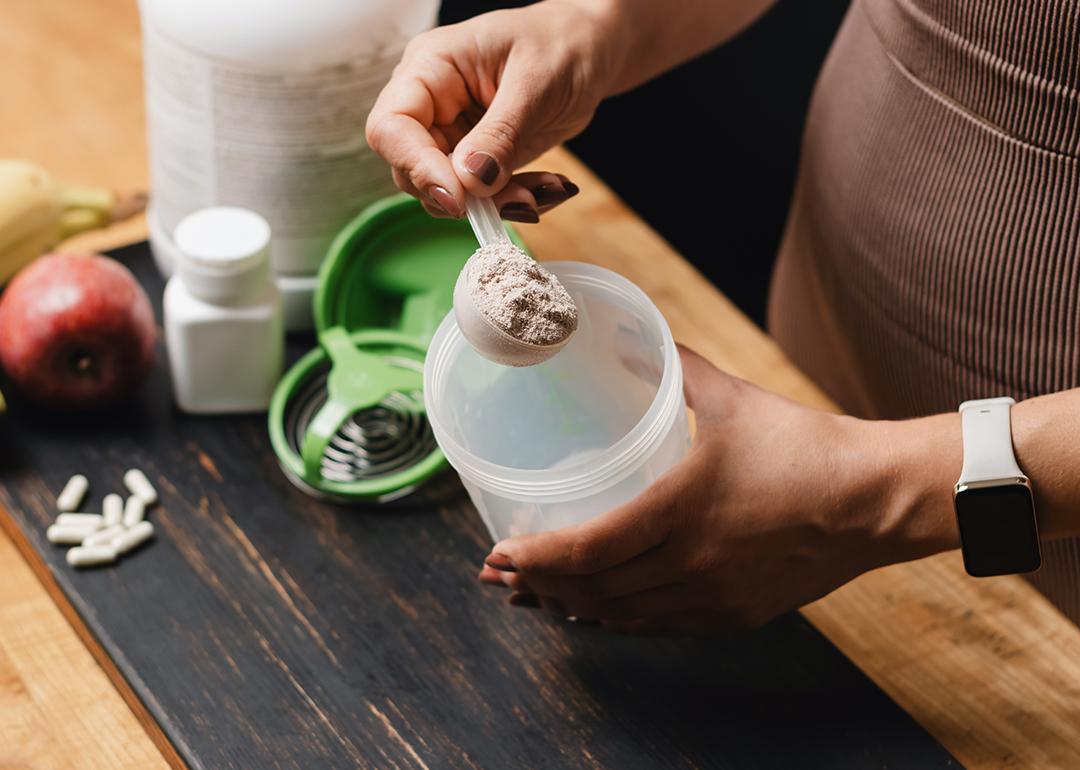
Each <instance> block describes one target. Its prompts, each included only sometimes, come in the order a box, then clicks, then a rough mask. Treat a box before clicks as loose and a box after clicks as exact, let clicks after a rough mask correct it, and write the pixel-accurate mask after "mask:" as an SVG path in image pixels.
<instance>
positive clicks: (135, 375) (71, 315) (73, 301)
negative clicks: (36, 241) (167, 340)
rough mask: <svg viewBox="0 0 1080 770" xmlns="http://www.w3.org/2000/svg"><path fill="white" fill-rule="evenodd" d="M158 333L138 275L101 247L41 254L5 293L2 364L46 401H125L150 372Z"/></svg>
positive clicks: (73, 404) (76, 404) (89, 405)
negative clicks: (93, 250) (103, 252)
mask: <svg viewBox="0 0 1080 770" xmlns="http://www.w3.org/2000/svg"><path fill="white" fill-rule="evenodd" d="M155 333H156V329H155V326H154V311H153V309H152V308H151V307H150V300H149V299H148V298H147V296H146V292H145V291H143V288H142V286H140V285H139V283H138V281H136V280H135V276H133V275H132V274H131V271H130V270H128V269H127V268H126V267H124V266H123V265H121V264H120V263H119V262H117V261H116V260H114V259H109V258H108V257H102V256H98V255H96V254H81V255H73V254H50V255H48V256H45V257H41V258H40V259H37V260H35V261H34V262H32V263H30V264H29V265H27V266H26V267H25V268H23V269H22V270H21V271H20V272H19V274H18V275H16V276H15V278H14V279H13V280H12V281H11V283H10V284H8V287H7V289H6V290H5V291H4V293H3V295H0V366H3V368H4V371H6V372H7V375H8V377H10V378H11V381H12V382H13V383H15V385H16V386H18V388H19V389H20V390H21V391H22V392H23V393H24V394H25V395H26V396H27V397H28V398H30V399H31V400H33V401H36V402H37V403H39V404H42V405H44V406H50V407H59V408H64V409H76V408H82V409H93V408H98V407H104V406H110V405H113V404H116V403H118V402H120V401H122V400H124V399H125V398H126V397H127V396H129V395H131V393H132V392H133V391H134V390H135V388H137V387H138V386H139V385H140V384H141V383H142V381H143V379H144V378H145V377H146V375H147V373H148V372H149V371H150V366H151V364H152V363H153V360H154V337H155Z"/></svg>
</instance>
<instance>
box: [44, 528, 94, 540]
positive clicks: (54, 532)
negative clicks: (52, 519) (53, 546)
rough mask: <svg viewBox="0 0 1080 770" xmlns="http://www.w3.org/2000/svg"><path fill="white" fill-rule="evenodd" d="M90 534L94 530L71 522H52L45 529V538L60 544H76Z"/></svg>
mask: <svg viewBox="0 0 1080 770" xmlns="http://www.w3.org/2000/svg"><path fill="white" fill-rule="evenodd" d="M92 534H94V530H92V529H89V528H87V527H85V526H78V525H73V524H53V525H52V526H51V527H49V528H48V529H47V530H45V538H46V539H47V540H48V541H49V542H50V543H57V544H60V545H78V544H79V543H81V542H82V541H83V540H85V539H86V538H87V537H89V536H90V535H92Z"/></svg>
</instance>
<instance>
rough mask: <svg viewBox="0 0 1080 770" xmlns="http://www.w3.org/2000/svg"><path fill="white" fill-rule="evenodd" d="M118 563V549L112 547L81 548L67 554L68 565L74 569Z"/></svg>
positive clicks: (73, 549)
mask: <svg viewBox="0 0 1080 770" xmlns="http://www.w3.org/2000/svg"><path fill="white" fill-rule="evenodd" d="M114 561H116V548H114V547H113V546H111V545H94V546H80V547H79V548H72V549H71V550H70V551H68V552H67V563H68V564H70V565H71V566H72V567H92V566H94V565H95V564H112V563H113V562H114Z"/></svg>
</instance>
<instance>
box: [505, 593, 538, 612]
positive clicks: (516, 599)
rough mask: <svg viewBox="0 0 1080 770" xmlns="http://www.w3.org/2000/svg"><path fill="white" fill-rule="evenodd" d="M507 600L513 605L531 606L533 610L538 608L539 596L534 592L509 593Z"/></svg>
mask: <svg viewBox="0 0 1080 770" xmlns="http://www.w3.org/2000/svg"><path fill="white" fill-rule="evenodd" d="M507 601H509V602H510V604H512V605H514V606H515V607H531V608H532V609H534V610H538V609H540V597H539V596H537V595H536V594H510V598H509V599H508V600H507Z"/></svg>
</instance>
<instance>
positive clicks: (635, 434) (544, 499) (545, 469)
mask: <svg viewBox="0 0 1080 770" xmlns="http://www.w3.org/2000/svg"><path fill="white" fill-rule="evenodd" d="M545 265H546V266H547V267H548V268H549V269H550V270H551V271H552V272H554V273H555V275H557V276H558V277H559V280H560V281H562V283H563V285H564V286H565V287H566V289H567V290H568V291H569V292H570V294H571V296H573V298H574V301H575V302H576V303H577V307H578V316H579V317H578V330H577V332H576V333H575V334H574V336H573V338H572V339H571V340H570V342H569V344H568V345H567V346H566V348H564V349H563V350H562V351H561V352H560V353H559V354H558V355H556V356H555V357H554V358H552V359H551V360H550V361H547V362H546V363H543V364H540V365H538V366H531V367H524V368H520V369H518V368H513V367H506V366H500V365H498V364H494V363H491V362H489V361H487V360H485V359H483V358H481V357H480V356H479V355H478V354H477V353H476V351H474V350H473V349H472V348H471V347H470V346H469V344H468V342H466V340H465V338H464V336H463V335H462V333H461V331H460V329H458V326H457V323H456V321H455V319H454V314H453V313H450V314H449V315H448V316H447V317H446V318H445V319H444V320H443V322H442V324H441V325H440V326H439V328H438V330H437V331H436V332H435V336H434V337H433V338H432V340H431V345H430V347H429V349H428V355H427V361H426V363H425V365H424V402H425V406H426V409H427V413H428V419H429V420H430V421H431V426H432V429H433V431H434V433H435V438H436V440H437V441H438V442H439V446H440V447H441V448H442V450H443V452H444V454H445V455H446V459H447V460H448V461H449V462H450V464H451V465H452V466H453V467H454V469H455V470H456V471H457V472H458V473H459V474H460V476H461V480H462V482H463V483H464V485H465V488H466V490H468V492H469V496H470V497H471V498H472V501H473V503H474V504H475V505H476V507H477V509H478V510H479V511H480V516H481V517H482V518H483V520H484V523H485V524H486V525H487V528H488V531H489V532H490V533H491V536H492V538H494V539H495V540H496V541H497V540H501V539H503V538H506V537H510V536H513V535H519V534H523V533H527V532H541V531H546V530H551V529H558V528H560V527H566V526H569V525H572V524H577V523H580V522H582V521H585V520H586V519H589V518H592V517H593V516H596V515H598V514H602V513H604V512H606V511H609V510H611V509H612V508H614V507H615V506H618V505H620V504H622V503H625V502H627V501H628V500H630V499H632V498H633V497H635V496H636V495H638V494H639V493H640V492H642V491H643V490H644V489H645V488H646V487H647V486H648V485H649V484H651V483H652V482H653V481H654V480H656V479H657V478H658V477H659V476H660V475H662V474H663V473H664V472H665V471H666V470H667V469H668V468H670V467H671V466H672V465H674V464H675V463H676V462H678V461H679V460H680V459H681V458H682V457H683V456H684V455H685V454H686V452H687V449H688V448H689V446H690V432H689V425H688V421H687V414H686V403H685V401H684V399H683V392H682V386H683V379H682V365H681V363H680V360H679V355H678V351H677V350H676V349H675V343H674V340H673V339H672V337H671V331H670V330H669V329H668V326H667V322H665V321H664V317H663V316H662V315H661V314H660V311H659V310H657V309H656V306H655V305H653V303H652V302H651V301H650V300H649V298H648V297H646V296H645V294H644V292H642V291H641V289H639V288H638V287H637V286H635V285H634V284H632V283H631V282H630V281H628V280H626V279H625V278H623V277H622V276H620V275H618V274H616V273H613V272H611V271H610V270H605V269H603V268H600V267H596V266H594V265H587V264H582V263H577V262H551V263H545Z"/></svg>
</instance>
